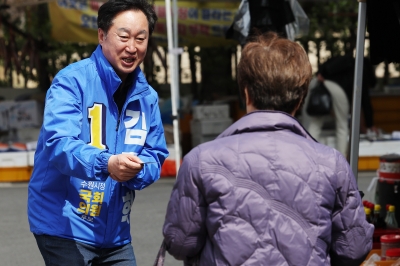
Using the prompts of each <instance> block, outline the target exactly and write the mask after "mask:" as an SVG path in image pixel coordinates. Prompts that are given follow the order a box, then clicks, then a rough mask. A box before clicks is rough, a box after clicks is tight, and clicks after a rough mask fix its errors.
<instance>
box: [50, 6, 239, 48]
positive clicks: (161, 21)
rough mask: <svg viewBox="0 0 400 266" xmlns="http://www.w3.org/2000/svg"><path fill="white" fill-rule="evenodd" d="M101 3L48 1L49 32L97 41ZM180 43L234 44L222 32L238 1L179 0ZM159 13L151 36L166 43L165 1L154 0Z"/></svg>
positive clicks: (56, 36)
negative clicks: (98, 14)
mask: <svg viewBox="0 0 400 266" xmlns="http://www.w3.org/2000/svg"><path fill="white" fill-rule="evenodd" d="M102 4H103V3H101V2H99V1H91V0H79V1H78V0H56V1H53V2H50V3H48V5H49V12H50V19H51V23H52V36H53V38H54V39H55V40H58V41H69V42H84V43H98V38H97V11H98V9H99V8H100V6H101V5H102ZM177 4H178V8H177V9H178V11H177V14H173V17H175V16H178V38H179V46H184V45H200V46H203V47H204V46H218V45H227V44H236V41H233V40H227V39H226V38H225V32H226V30H227V29H228V28H229V27H230V25H231V24H232V22H233V18H234V16H235V14H236V12H237V9H238V7H239V4H240V2H219V1H215V2H214V1H209V2H203V1H202V2H196V1H178V2H177ZM154 9H155V11H156V13H157V16H158V22H157V23H156V26H155V29H154V32H153V36H154V37H155V39H156V41H157V44H158V45H166V44H167V27H166V13H165V1H154Z"/></svg>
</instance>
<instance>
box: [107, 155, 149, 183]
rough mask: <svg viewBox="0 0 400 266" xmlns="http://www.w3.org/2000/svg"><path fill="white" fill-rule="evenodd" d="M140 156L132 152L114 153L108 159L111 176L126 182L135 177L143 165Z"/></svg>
mask: <svg viewBox="0 0 400 266" xmlns="http://www.w3.org/2000/svg"><path fill="white" fill-rule="evenodd" d="M141 162H142V161H141V160H140V159H139V157H137V156H134V155H132V154H118V155H112V156H111V157H110V159H109V160H108V172H109V173H110V177H111V178H112V179H114V180H115V181H118V182H125V181H128V180H130V179H132V178H134V177H135V176H136V175H137V174H138V173H139V171H140V170H142V166H141V165H140V163H141Z"/></svg>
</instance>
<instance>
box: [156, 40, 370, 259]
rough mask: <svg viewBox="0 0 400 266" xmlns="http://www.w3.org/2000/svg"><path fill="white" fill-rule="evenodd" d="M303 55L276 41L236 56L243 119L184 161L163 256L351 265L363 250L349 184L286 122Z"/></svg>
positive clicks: (302, 89) (303, 90)
mask: <svg viewBox="0 0 400 266" xmlns="http://www.w3.org/2000/svg"><path fill="white" fill-rule="evenodd" d="M311 76H312V73H311V65H310V63H309V60H308V57H307V54H306V52H305V51H304V49H303V48H302V47H301V46H300V45H299V44H297V43H295V42H292V41H289V40H287V39H283V38H280V37H278V36H277V35H276V34H275V33H266V34H263V35H258V36H254V37H253V38H252V39H251V40H249V42H248V43H247V44H246V46H245V47H244V49H243V52H242V57H241V60H240V63H239V66H238V83H239V88H240V91H241V95H242V96H243V97H244V99H245V102H246V109H247V115H245V116H244V117H243V118H241V119H240V120H238V121H237V122H236V123H234V124H233V125H231V126H230V127H229V128H228V129H226V130H225V131H224V132H223V133H222V134H221V135H220V136H218V138H217V139H215V140H213V141H210V142H208V143H204V144H201V145H199V146H198V147H196V148H194V149H193V150H192V151H191V152H190V153H188V154H187V155H186V156H185V158H184V160H183V164H182V167H181V168H180V170H179V174H178V178H177V181H176V184H175V186H174V188H173V191H172V194H171V199H170V201H169V204H168V209H167V213H166V218H165V223H164V228H163V234H164V238H165V239H164V240H165V243H166V249H167V251H168V252H169V253H170V254H171V255H173V256H174V257H175V258H176V259H179V260H184V261H185V262H186V263H187V264H190V263H191V262H194V261H196V264H199V265H204V266H210V265H273V266H275V265H318V266H321V265H341V266H344V265H360V264H361V263H362V261H363V260H364V259H365V257H366V256H367V254H368V252H369V251H370V250H371V248H372V235H373V230H374V227H373V225H371V224H369V223H368V222H367V221H366V219H365V213H364V209H363V206H362V202H361V198H360V194H359V191H358V188H357V184H356V180H355V178H354V176H353V173H352V171H351V169H350V167H349V164H348V163H347V161H346V159H345V158H344V157H343V156H342V154H340V153H339V152H338V151H336V150H334V149H332V148H330V147H327V146H324V145H321V144H319V143H317V142H316V141H315V140H314V139H313V138H312V137H310V135H309V134H308V133H307V132H306V130H304V128H303V127H302V126H301V125H300V124H299V122H298V121H297V120H296V119H295V118H293V115H294V114H295V112H296V111H297V110H298V109H299V108H300V107H301V105H302V102H303V99H304V98H305V96H306V94H307V89H308V85H309V82H310V79H311Z"/></svg>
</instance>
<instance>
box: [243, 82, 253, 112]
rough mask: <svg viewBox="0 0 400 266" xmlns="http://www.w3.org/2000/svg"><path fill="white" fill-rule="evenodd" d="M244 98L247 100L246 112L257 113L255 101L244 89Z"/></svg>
mask: <svg viewBox="0 0 400 266" xmlns="http://www.w3.org/2000/svg"><path fill="white" fill-rule="evenodd" d="M244 97H245V98H246V99H245V102H246V112H247V113H250V112H253V111H256V108H255V107H254V106H253V101H252V100H251V99H250V97H249V92H248V91H247V88H244Z"/></svg>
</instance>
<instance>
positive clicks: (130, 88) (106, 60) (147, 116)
mask: <svg viewBox="0 0 400 266" xmlns="http://www.w3.org/2000/svg"><path fill="white" fill-rule="evenodd" d="M156 20H157V16H156V14H155V12H154V10H153V9H152V6H151V5H150V4H149V3H147V1H145V0H110V1H109V2H107V3H105V4H103V5H102V6H101V8H100V9H99V11H98V19H97V21H98V28H99V29H98V38H99V45H98V47H97V49H96V50H95V51H94V52H93V54H92V56H91V57H90V58H88V59H85V60H82V61H80V62H77V63H74V64H71V65H70V66H68V67H66V68H65V69H63V70H61V71H60V72H59V73H58V74H57V75H56V77H55V78H54V80H53V82H52V85H51V87H50V89H49V90H48V92H47V96H46V105H45V111H44V122H43V126H42V128H41V132H40V136H39V140H38V145H37V150H36V154H35V167H34V171H33V174H32V177H31V180H30V183H29V188H28V193H29V195H28V196H29V197H28V198H29V199H28V217H29V223H30V229H31V231H32V232H33V234H34V236H35V238H36V241H37V244H38V247H39V249H40V252H41V253H42V256H43V258H44V261H45V263H46V265H69V266H70V265H74V266H77V265H136V260H135V255H134V252H133V248H132V245H131V236H130V218H129V215H130V210H131V205H132V203H133V200H134V197H135V190H141V189H143V188H145V187H147V186H149V185H150V184H152V183H153V182H155V181H156V180H157V179H158V178H159V176H160V170H161V169H160V168H161V165H162V164H163V162H164V160H165V158H166V157H167V156H168V151H167V148H166V143H165V138H164V131H163V127H162V123H161V118H160V113H159V108H158V96H157V94H156V92H155V91H154V90H153V88H151V87H150V86H149V84H148V83H147V81H146V79H145V77H144V75H143V74H142V72H141V70H140V67H139V65H140V64H141V63H142V61H143V59H144V57H145V54H146V49H147V43H148V39H149V38H150V36H151V34H152V32H153V29H154V24H155V22H156ZM143 162H144V163H146V162H151V163H149V164H142V163H143Z"/></svg>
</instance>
